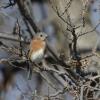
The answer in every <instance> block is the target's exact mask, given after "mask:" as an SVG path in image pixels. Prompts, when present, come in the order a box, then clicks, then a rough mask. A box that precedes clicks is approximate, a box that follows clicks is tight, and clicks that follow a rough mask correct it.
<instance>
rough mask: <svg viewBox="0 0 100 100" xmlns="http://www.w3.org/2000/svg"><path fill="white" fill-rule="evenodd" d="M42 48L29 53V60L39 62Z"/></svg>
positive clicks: (41, 57) (42, 52) (41, 56)
mask: <svg viewBox="0 0 100 100" xmlns="http://www.w3.org/2000/svg"><path fill="white" fill-rule="evenodd" d="M43 55H44V49H40V50H38V51H37V52H33V53H32V55H31V61H32V62H36V63H39V62H41V60H42V59H43Z"/></svg>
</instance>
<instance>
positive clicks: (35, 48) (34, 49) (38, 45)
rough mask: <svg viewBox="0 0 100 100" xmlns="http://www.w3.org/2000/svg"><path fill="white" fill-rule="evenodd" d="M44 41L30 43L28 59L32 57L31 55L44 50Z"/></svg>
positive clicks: (38, 40) (37, 40)
mask: <svg viewBox="0 0 100 100" xmlns="http://www.w3.org/2000/svg"><path fill="white" fill-rule="evenodd" d="M45 45H46V44H45V41H43V40H41V39H34V40H32V41H31V43H30V51H29V58H30V57H31V56H32V54H34V53H36V52H38V51H39V50H40V49H43V51H44V50H45Z"/></svg>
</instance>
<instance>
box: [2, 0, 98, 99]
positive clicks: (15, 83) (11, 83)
mask: <svg viewBox="0 0 100 100" xmlns="http://www.w3.org/2000/svg"><path fill="white" fill-rule="evenodd" d="M52 1H53V6H58V7H59V12H61V13H62V12H63V11H64V10H65V7H66V3H67V2H68V1H69V0H52ZM84 1H86V0H84ZM84 1H82V0H73V2H72V4H71V7H70V9H69V13H70V17H71V21H72V23H74V24H75V25H80V24H81V23H82V16H81V14H82V9H83V8H82V7H83V3H84ZM90 1H91V0H90ZM98 1H100V0H98ZM7 3H9V0H0V36H2V34H3V35H4V34H7V35H8V36H11V35H12V33H13V29H14V26H15V23H16V19H17V18H18V19H19V23H20V26H21V30H23V31H24V33H25V34H23V37H25V36H26V37H27V38H29V36H27V29H26V26H25V24H24V22H23V20H22V17H21V14H20V12H19V10H18V6H17V5H15V6H12V7H8V8H6V9H4V8H2V6H5V5H6V4H7ZM31 5H32V8H31V9H32V16H33V18H34V20H35V22H36V24H37V26H38V27H39V28H40V29H41V30H42V31H44V32H46V33H47V34H48V36H49V39H48V40H49V42H50V45H51V47H52V48H53V49H54V50H55V52H61V50H62V48H63V50H62V51H65V52H66V55H67V57H69V50H68V43H69V42H70V41H69V40H68V39H67V40H66V43H65V39H66V38H65V36H64V35H62V34H63V33H64V32H66V31H65V30H66V23H64V22H63V21H62V20H61V19H60V18H59V17H58V16H57V14H56V12H55V11H54V10H53V9H52V6H51V5H50V3H49V1H48V0H32V4H31ZM93 7H95V5H94V3H93V1H92V3H91V2H88V5H87V10H86V13H85V14H84V17H85V27H82V28H78V29H77V30H76V32H77V33H78V34H81V33H82V32H83V33H84V32H87V31H90V30H92V29H93V27H95V24H93V23H94V19H95V18H94V17H93V16H95V14H94V13H93V12H92V9H93ZM64 16H65V17H66V15H64ZM97 16H98V20H99V18H100V17H99V15H97ZM99 29H100V28H99ZM99 29H98V30H99ZM98 30H95V31H93V32H91V33H90V34H87V35H84V36H82V37H80V38H79V39H78V42H77V43H78V44H77V46H78V49H79V50H80V51H81V52H82V53H83V55H86V54H88V53H89V52H90V51H91V49H92V48H94V47H95V45H96V43H97V37H98V35H97V33H99V31H98ZM16 37H17V36H16V35H15V38H16ZM69 37H70V34H68V38H69ZM0 41H3V43H4V44H6V45H7V46H11V47H12V46H17V45H18V43H16V41H13V42H12V41H11V40H7V39H2V38H0ZM10 56H12V55H11V54H9V53H8V52H7V51H6V50H4V49H2V48H0V59H2V58H9V57H10ZM93 60H96V61H98V59H97V58H93ZM5 67H6V66H5V65H4V64H0V90H1V91H0V97H1V98H0V100H32V99H33V96H34V95H35V93H38V94H40V95H48V92H49V93H50V94H53V93H54V92H55V90H54V89H53V88H51V87H50V86H48V84H47V83H46V82H45V81H44V80H42V79H41V77H39V75H38V74H37V73H34V74H33V75H32V78H31V80H28V79H27V72H26V71H18V72H16V73H14V74H13V73H12V74H11V75H10V76H9V77H10V79H9V80H8V83H7V86H6V89H5V85H4V81H5V75H4V74H5ZM8 69H9V68H8ZM7 75H8V74H7ZM7 75H6V76H7ZM58 87H59V88H61V86H60V85H58ZM33 100H44V99H43V98H41V99H40V98H39V97H36V98H34V99H33ZM45 100H47V99H45ZM63 100H72V96H71V95H70V94H68V93H65V94H64V95H63Z"/></svg>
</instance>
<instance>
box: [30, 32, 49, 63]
mask: <svg viewBox="0 0 100 100" xmlns="http://www.w3.org/2000/svg"><path fill="white" fill-rule="evenodd" d="M46 38H47V34H46V33H44V32H39V33H37V34H36V35H35V36H34V38H33V39H32V40H31V42H30V46H29V59H30V60H31V61H32V62H35V63H40V62H41V61H42V59H43V57H44V53H45V49H46Z"/></svg>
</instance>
